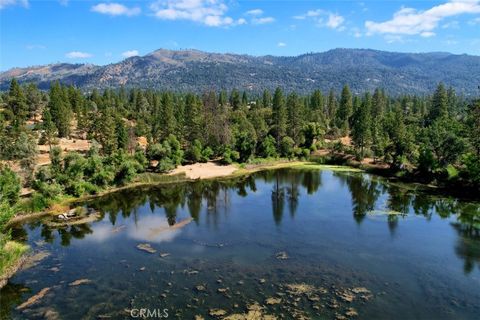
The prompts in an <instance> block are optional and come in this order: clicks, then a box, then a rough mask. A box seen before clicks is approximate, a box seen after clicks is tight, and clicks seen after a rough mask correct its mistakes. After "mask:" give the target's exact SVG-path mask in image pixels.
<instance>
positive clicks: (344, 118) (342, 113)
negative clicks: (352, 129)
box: [336, 85, 353, 135]
mask: <svg viewBox="0 0 480 320" xmlns="http://www.w3.org/2000/svg"><path fill="white" fill-rule="evenodd" d="M352 112H353V101H352V94H351V93H350V88H349V87H348V86H347V85H345V86H344V87H343V89H342V96H341V98H340V105H339V106H338V109H337V114H336V127H337V128H339V129H340V130H341V131H342V134H344V135H346V134H348V130H349V120H350V117H351V116H352Z"/></svg>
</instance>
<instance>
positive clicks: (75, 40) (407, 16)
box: [0, 0, 480, 70]
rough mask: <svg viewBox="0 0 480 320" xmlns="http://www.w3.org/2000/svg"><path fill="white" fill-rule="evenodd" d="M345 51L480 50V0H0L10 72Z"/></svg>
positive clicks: (0, 50)
mask: <svg viewBox="0 0 480 320" xmlns="http://www.w3.org/2000/svg"><path fill="white" fill-rule="evenodd" d="M338 47H341V48H373V49H379V50H387V51H402V52H428V51H448V52H453V53H467V54H474V55H480V0H443V1H403V0H390V1H375V0H370V1H369V0H364V1H348V0H343V1H320V0H317V1H274V0H270V1H258V0H257V1H254V0H251V1H240V0H237V1H233V0H231V1H230V0H178V1H173V0H160V1H156V0H151V1H119V0H118V1H89V0H86V1H80V0H75V1H74V0H0V70H6V69H10V68H12V67H25V66H31V65H39V64H47V63H55V62H71V63H85V62H87V63H93V64H108V63H113V62H117V61H120V60H122V59H124V58H125V57H128V56H132V55H144V54H147V53H149V52H151V51H153V50H156V49H159V48H168V49H175V50H177V49H187V48H195V49H199V50H204V51H212V52H232V53H245V54H252V55H265V54H272V55H298V54H302V53H306V52H319V51H326V50H329V49H333V48H338Z"/></svg>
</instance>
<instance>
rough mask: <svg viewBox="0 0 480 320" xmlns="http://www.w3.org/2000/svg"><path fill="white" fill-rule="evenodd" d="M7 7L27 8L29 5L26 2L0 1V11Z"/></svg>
mask: <svg viewBox="0 0 480 320" xmlns="http://www.w3.org/2000/svg"><path fill="white" fill-rule="evenodd" d="M8 6H22V7H24V8H28V7H29V6H30V3H29V2H28V0H0V9H3V8H5V7H8Z"/></svg>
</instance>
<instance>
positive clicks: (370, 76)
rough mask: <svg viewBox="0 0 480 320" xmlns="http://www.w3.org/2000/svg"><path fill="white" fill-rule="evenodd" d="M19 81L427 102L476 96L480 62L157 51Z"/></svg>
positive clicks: (25, 73) (334, 53) (431, 56)
mask: <svg viewBox="0 0 480 320" xmlns="http://www.w3.org/2000/svg"><path fill="white" fill-rule="evenodd" d="M12 77H15V78H17V80H19V81H20V82H36V83H37V84H38V85H39V87H40V88H42V89H47V88H48V87H49V84H50V82H51V81H57V80H58V81H60V82H62V83H65V84H73V85H76V86H78V87H80V88H82V89H85V90H90V89H93V88H99V89H102V88H118V87H120V86H126V87H141V88H152V89H163V90H174V91H195V92H203V91H206V90H211V89H214V90H220V89H226V90H231V89H233V88H237V89H239V90H248V91H253V92H261V91H262V90H264V89H270V90H272V89H274V88H275V87H277V86H280V87H283V88H284V89H286V90H288V91H290V90H296V91H298V92H302V93H305V92H309V91H312V90H314V89H322V90H324V91H325V90H329V89H330V88H333V89H335V90H337V91H338V90H340V89H341V87H342V86H343V85H344V84H348V85H349V86H350V87H351V88H352V90H353V92H356V93H360V92H363V91H372V90H373V89H375V88H376V87H382V88H384V89H385V90H386V91H387V92H389V93H391V94H406V93H411V94H414V93H415V94H426V93H429V92H431V91H432V90H433V89H434V88H435V86H436V85H437V84H438V82H444V83H445V84H446V85H448V86H452V87H454V88H455V89H456V90H457V91H458V92H459V93H463V94H465V95H473V94H477V93H478V92H477V86H478V84H480V56H474V55H467V54H451V53H448V52H427V53H399V52H388V51H380V50H374V49H346V48H337V49H332V50H329V51H325V52H320V53H315V52H311V53H304V54H301V55H297V56H273V55H264V56H253V55H247V54H235V53H214V52H205V51H200V50H196V49H186V50H169V49H158V50H155V51H152V52H150V53H148V54H146V55H144V56H135V57H130V58H126V59H124V60H122V61H120V62H117V63H112V64H108V65H104V66H98V65H92V64H70V63H55V64H48V65H41V66H33V67H27V68H12V69H10V70H7V71H4V72H1V73H0V89H2V90H5V89H6V88H8V84H9V82H10V80H11V78H12Z"/></svg>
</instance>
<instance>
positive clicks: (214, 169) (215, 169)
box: [169, 162, 237, 179]
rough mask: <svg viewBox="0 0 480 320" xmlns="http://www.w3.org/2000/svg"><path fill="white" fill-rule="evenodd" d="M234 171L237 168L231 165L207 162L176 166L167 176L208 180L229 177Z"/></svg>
mask: <svg viewBox="0 0 480 320" xmlns="http://www.w3.org/2000/svg"><path fill="white" fill-rule="evenodd" d="M235 171H237V167H235V166H233V165H220V164H217V163H214V162H207V163H195V164H189V165H186V166H178V167H177V168H176V169H175V170H173V171H172V172H170V173H169V174H170V175H174V174H179V173H185V175H186V176H187V178H189V179H209V178H216V177H225V176H229V175H231V174H232V173H234V172H235Z"/></svg>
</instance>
